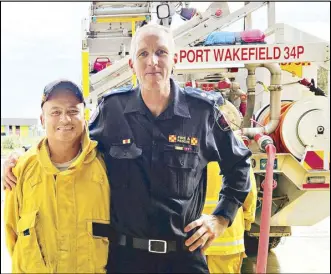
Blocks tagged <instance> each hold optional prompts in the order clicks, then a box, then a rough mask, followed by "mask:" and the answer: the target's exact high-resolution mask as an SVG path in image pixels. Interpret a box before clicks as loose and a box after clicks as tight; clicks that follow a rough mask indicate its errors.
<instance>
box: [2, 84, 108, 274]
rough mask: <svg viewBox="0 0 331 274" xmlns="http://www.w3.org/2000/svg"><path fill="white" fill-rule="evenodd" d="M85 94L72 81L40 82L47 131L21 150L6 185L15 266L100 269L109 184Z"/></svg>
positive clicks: (47, 269) (39, 270)
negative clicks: (10, 188) (11, 181)
mask: <svg viewBox="0 0 331 274" xmlns="http://www.w3.org/2000/svg"><path fill="white" fill-rule="evenodd" d="M84 105H85V102H84V99H83V94H82V92H81V90H80V88H79V87H78V86H77V85H75V84H74V83H73V82H71V81H67V80H59V81H55V82H52V83H50V84H49V85H47V86H46V87H45V89H44V93H43V98H42V105H41V106H42V115H41V117H40V118H41V122H42V125H43V127H44V128H45V130H46V137H45V138H43V139H42V140H41V141H40V143H39V144H38V145H37V146H36V147H34V148H31V149H30V150H29V151H28V152H27V153H25V154H24V155H22V156H21V157H20V158H19V160H18V162H17V165H16V166H15V168H14V169H13V173H14V174H15V176H16V177H17V185H16V187H15V188H14V189H13V191H8V190H7V191H6V199H5V231H6V244H7V248H8V250H9V254H10V255H11V257H12V271H13V272H15V273H79V272H80V273H105V266H106V264H107V258H108V245H109V243H108V238H107V236H108V231H109V218H110V204H109V200H110V198H109V197H110V189H109V183H108V179H107V174H106V172H105V166H104V162H103V160H102V158H101V157H100V155H99V154H98V152H97V150H96V146H97V143H96V142H95V141H92V140H90V138H89V137H88V132H87V131H88V129H87V126H86V122H85V120H84Z"/></svg>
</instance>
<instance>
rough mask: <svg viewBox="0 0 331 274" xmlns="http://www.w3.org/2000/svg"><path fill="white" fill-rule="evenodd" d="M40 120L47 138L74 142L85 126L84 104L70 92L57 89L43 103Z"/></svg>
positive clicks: (79, 136)
mask: <svg viewBox="0 0 331 274" xmlns="http://www.w3.org/2000/svg"><path fill="white" fill-rule="evenodd" d="M41 122H42V125H43V126H44V128H45V129H46V135H47V138H48V139H50V140H54V141H59V142H69V143H74V142H75V141H77V139H80V138H81V136H82V134H83V131H84V128H85V120H84V104H83V103H80V102H79V100H78V98H77V97H76V96H75V95H74V94H73V93H72V92H68V91H65V90H58V91H57V92H56V93H54V95H53V94H52V95H51V97H50V98H49V99H48V100H47V101H46V102H45V103H44V105H43V114H42V116H41Z"/></svg>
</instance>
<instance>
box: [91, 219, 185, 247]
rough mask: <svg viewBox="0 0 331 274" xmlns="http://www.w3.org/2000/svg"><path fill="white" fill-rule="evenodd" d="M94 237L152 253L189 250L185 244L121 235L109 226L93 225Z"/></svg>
mask: <svg viewBox="0 0 331 274" xmlns="http://www.w3.org/2000/svg"><path fill="white" fill-rule="evenodd" d="M93 235H94V236H100V237H108V238H109V240H110V241H111V242H113V243H115V244H118V245H121V246H126V247H132V248H137V249H141V250H146V251H148V252H151V253H169V252H175V251H187V250H188V248H187V247H186V246H185V245H184V244H178V243H177V242H176V241H165V240H156V239H141V238H135V237H131V236H127V235H124V234H119V233H117V232H116V231H115V230H114V228H113V227H112V226H111V225H108V224H101V223H93Z"/></svg>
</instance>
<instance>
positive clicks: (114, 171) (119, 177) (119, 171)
mask: <svg viewBox="0 0 331 274" xmlns="http://www.w3.org/2000/svg"><path fill="white" fill-rule="evenodd" d="M141 154H142V149H141V148H139V147H137V146H136V144H135V143H132V144H130V145H111V146H110V149H109V157H108V160H109V161H107V160H106V164H108V170H109V171H110V172H109V177H110V185H111V187H112V188H114V189H116V188H127V187H128V186H129V182H130V177H129V176H130V175H129V174H130V171H131V166H132V165H133V164H134V161H135V160H137V159H138V158H139V157H140V156H141Z"/></svg>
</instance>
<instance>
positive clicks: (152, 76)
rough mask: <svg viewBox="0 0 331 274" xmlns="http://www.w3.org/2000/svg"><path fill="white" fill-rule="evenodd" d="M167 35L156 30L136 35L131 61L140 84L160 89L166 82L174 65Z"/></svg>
mask: <svg viewBox="0 0 331 274" xmlns="http://www.w3.org/2000/svg"><path fill="white" fill-rule="evenodd" d="M169 40H170V38H169V36H168V35H167V34H166V33H164V32H162V31H161V32H159V33H157V31H156V30H150V31H145V32H142V33H141V34H139V36H138V37H137V40H136V41H137V46H136V52H135V57H134V60H132V62H133V71H134V72H135V73H136V75H137V78H138V80H139V83H140V85H141V86H143V87H144V88H147V89H160V87H161V86H164V85H165V84H167V83H168V81H169V79H170V76H171V71H172V69H173V66H174V52H173V51H174V49H173V48H171V41H169Z"/></svg>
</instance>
